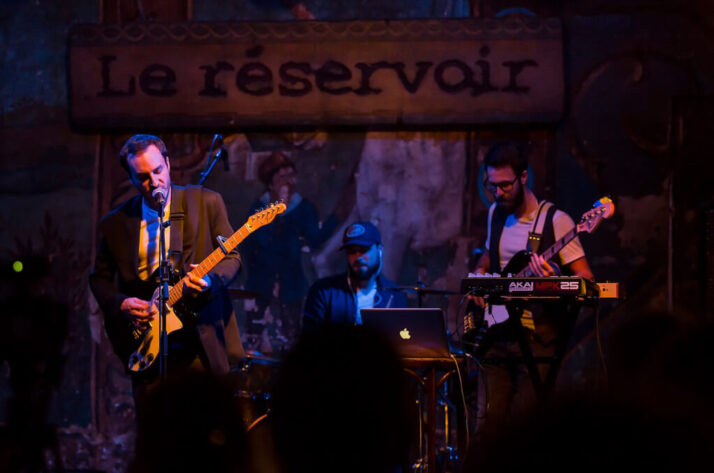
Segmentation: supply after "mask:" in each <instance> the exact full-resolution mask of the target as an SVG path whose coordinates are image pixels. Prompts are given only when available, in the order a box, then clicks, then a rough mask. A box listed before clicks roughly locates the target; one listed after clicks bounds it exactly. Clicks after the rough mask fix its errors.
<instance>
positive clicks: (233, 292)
mask: <svg viewBox="0 0 714 473" xmlns="http://www.w3.org/2000/svg"><path fill="white" fill-rule="evenodd" d="M228 294H229V295H230V296H231V299H255V298H256V297H259V296H260V294H259V293H257V292H254V291H247V290H245V289H241V288H239V287H229V288H228Z"/></svg>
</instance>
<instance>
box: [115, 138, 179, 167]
mask: <svg viewBox="0 0 714 473" xmlns="http://www.w3.org/2000/svg"><path fill="white" fill-rule="evenodd" d="M151 145H154V146H156V147H157V148H158V149H159V151H161V154H162V155H163V157H164V161H165V160H166V158H168V157H169V152H168V151H167V150H166V145H165V144H164V142H163V141H161V138H159V137H158V136H154V135H134V136H132V137H131V138H129V139H128V140H126V143H124V146H122V147H121V151H119V163H120V164H121V167H123V168H124V170H125V171H126V172H127V174H129V175H131V170H130V169H129V158H130V157H132V156H135V155H136V154H137V153H141V152H142V151H144V150H145V149H146V148H148V147H149V146H151Z"/></svg>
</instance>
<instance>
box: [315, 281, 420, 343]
mask: <svg viewBox="0 0 714 473" xmlns="http://www.w3.org/2000/svg"><path fill="white" fill-rule="evenodd" d="M395 286H396V284H395V283H393V282H392V281H390V280H389V279H387V278H385V277H384V276H382V275H381V274H380V275H379V276H377V294H378V296H377V304H376V305H375V308H385V307H406V306H407V299H406V297H405V296H404V293H402V292H398V291H390V290H389V288H390V287H395ZM356 316H357V300H356V297H355V294H354V292H352V289H350V287H349V284H348V283H347V273H342V274H338V275H337V276H330V277H327V278H323V279H320V280H319V281H316V282H315V284H313V285H312V287H311V288H310V291H309V292H308V294H307V300H306V301H305V311H304V316H303V328H304V330H314V329H316V328H318V327H320V326H321V325H324V324H326V323H333V324H343V325H354V323H355V319H356Z"/></svg>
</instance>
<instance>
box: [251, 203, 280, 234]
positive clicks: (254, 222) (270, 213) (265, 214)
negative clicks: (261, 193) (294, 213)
mask: <svg viewBox="0 0 714 473" xmlns="http://www.w3.org/2000/svg"><path fill="white" fill-rule="evenodd" d="M286 208H287V207H286V205H285V203H284V202H283V201H278V202H275V203H274V204H270V206H268V207H266V208H265V209H263V210H259V211H258V212H256V213H254V214H253V215H251V216H250V218H248V226H249V227H250V228H251V229H252V230H255V229H257V228H260V227H262V226H263V225H267V224H269V223H270V222H272V221H273V220H275V217H277V216H278V215H280V214H281V213H283V212H285V209H286ZM252 230H251V231H252Z"/></svg>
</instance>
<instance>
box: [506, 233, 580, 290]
mask: <svg viewBox="0 0 714 473" xmlns="http://www.w3.org/2000/svg"><path fill="white" fill-rule="evenodd" d="M576 236H578V227H574V228H573V229H572V230H570V231H569V232H568V233H566V234H565V235H563V238H561V239H560V240H558V241H556V242H555V243H553V245H551V246H550V247H548V249H547V250H545V251H544V252H543V253H541V256H542V257H543V259H545V260H546V261H550V260H551V259H553V258H554V257H555V255H557V254H558V253H560V250H562V249H563V248H565V245H567V244H568V243H570V242H571V241H572V240H573V239H574V238H575V237H576ZM529 276H533V273H532V272H531V270H530V268H529V267H528V266H526V267H525V268H523V269H522V270H521V271H520V272H519V273H518V274H516V277H517V278H524V277H529Z"/></svg>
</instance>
